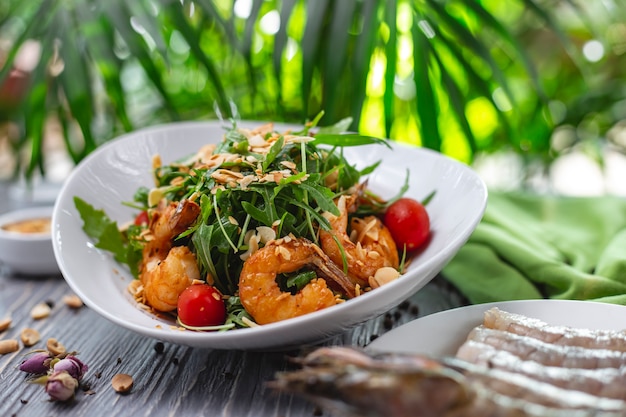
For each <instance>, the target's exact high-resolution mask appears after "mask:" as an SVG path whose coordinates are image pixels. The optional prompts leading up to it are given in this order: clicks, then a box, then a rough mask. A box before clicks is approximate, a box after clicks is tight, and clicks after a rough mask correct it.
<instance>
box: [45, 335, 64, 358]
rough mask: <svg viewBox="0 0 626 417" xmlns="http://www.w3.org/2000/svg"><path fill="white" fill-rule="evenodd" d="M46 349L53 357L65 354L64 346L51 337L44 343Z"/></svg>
mask: <svg viewBox="0 0 626 417" xmlns="http://www.w3.org/2000/svg"><path fill="white" fill-rule="evenodd" d="M46 349H48V351H49V352H50V353H51V354H52V355H55V356H56V355H61V354H63V353H65V346H63V344H62V343H61V342H59V341H58V340H56V339H55V338H53V337H51V338H50V339H48V341H47V342H46Z"/></svg>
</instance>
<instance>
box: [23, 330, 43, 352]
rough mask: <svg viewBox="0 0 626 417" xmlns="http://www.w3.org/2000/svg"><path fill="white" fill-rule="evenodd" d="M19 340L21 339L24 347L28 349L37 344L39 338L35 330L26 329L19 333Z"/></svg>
mask: <svg viewBox="0 0 626 417" xmlns="http://www.w3.org/2000/svg"><path fill="white" fill-rule="evenodd" d="M20 339H22V343H23V344H24V346H26V347H30V346H32V345H34V344H35V343H37V342H39V340H40V339H41V336H40V335H39V332H38V331H37V330H35V329H32V328H30V327H27V328H25V329H24V330H22V332H21V333H20Z"/></svg>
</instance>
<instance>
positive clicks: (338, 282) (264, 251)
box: [239, 237, 354, 324]
mask: <svg viewBox="0 0 626 417" xmlns="http://www.w3.org/2000/svg"><path fill="white" fill-rule="evenodd" d="M306 267H309V268H311V269H313V270H315V271H316V272H317V274H318V278H315V279H313V280H311V281H310V282H309V283H308V284H307V285H306V286H304V288H302V289H301V290H300V291H298V292H297V293H296V294H295V295H292V294H291V293H288V292H283V291H281V289H280V287H279V286H278V284H277V283H276V277H277V276H278V275H279V274H284V273H289V272H295V271H298V270H301V269H303V268H306ZM319 276H322V277H323V278H325V279H326V280H324V279H321V278H319ZM329 286H332V287H334V288H335V289H337V290H339V291H341V292H343V293H344V294H346V295H347V296H348V297H353V296H354V288H353V287H352V285H351V283H350V281H349V280H348V278H347V277H346V276H345V274H344V273H343V272H342V271H341V270H340V269H339V268H338V267H337V266H336V265H335V264H333V263H332V262H331V261H330V259H329V258H328V257H327V256H326V255H325V254H324V253H323V252H322V250H321V249H320V248H319V247H318V246H316V245H315V244H313V243H312V242H310V241H308V240H307V239H304V238H300V239H296V238H292V237H285V238H282V239H278V240H274V241H271V242H269V243H268V244H267V245H266V246H264V247H262V248H260V249H259V250H257V251H256V252H254V253H253V254H252V255H251V256H250V257H249V258H248V259H247V260H246V261H245V262H244V264H243V268H242V270H241V275H240V277H239V297H240V299H241V303H242V304H243V306H244V308H245V309H246V311H247V312H248V313H250V315H251V316H252V317H253V318H254V320H255V321H256V322H257V323H258V324H266V323H272V322H276V321H280V320H285V319H288V318H291V317H296V316H300V315H303V314H307V313H311V312H313V311H317V310H321V309H323V308H326V307H330V306H333V305H335V304H337V298H336V297H335V295H334V293H333V291H331V289H330V288H329Z"/></svg>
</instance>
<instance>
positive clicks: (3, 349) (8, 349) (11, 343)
mask: <svg viewBox="0 0 626 417" xmlns="http://www.w3.org/2000/svg"><path fill="white" fill-rule="evenodd" d="M19 348H20V344H19V342H18V341H17V340H15V339H6V340H0V355H5V354H7V353H13V352H16V351H17V350H18V349H19Z"/></svg>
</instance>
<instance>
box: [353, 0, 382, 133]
mask: <svg viewBox="0 0 626 417" xmlns="http://www.w3.org/2000/svg"><path fill="white" fill-rule="evenodd" d="M379 4H380V0H364V1H363V2H362V3H361V10H360V16H361V19H362V21H363V23H362V24H363V28H369V30H365V29H364V30H362V31H361V33H360V34H359V35H358V36H357V38H356V43H355V45H354V54H353V56H352V62H351V68H350V73H351V74H353V75H352V79H353V83H352V91H351V94H352V109H351V113H352V119H353V120H354V121H353V123H352V126H353V129H358V126H359V122H360V121H361V110H362V109H363V102H364V101H365V91H366V84H367V75H368V73H369V70H370V62H371V57H372V52H373V51H374V41H375V34H376V28H378V25H377V24H376V18H377V12H378V6H379Z"/></svg>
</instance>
